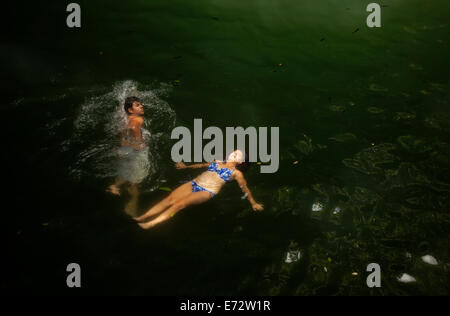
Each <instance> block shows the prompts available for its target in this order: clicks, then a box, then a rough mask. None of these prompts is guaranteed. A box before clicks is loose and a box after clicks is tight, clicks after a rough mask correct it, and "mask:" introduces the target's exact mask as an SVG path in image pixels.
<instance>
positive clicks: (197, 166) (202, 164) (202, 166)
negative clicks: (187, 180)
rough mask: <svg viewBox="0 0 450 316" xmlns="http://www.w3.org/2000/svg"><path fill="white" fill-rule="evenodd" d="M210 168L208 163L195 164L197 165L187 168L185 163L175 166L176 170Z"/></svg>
mask: <svg viewBox="0 0 450 316" xmlns="http://www.w3.org/2000/svg"><path fill="white" fill-rule="evenodd" d="M208 166H209V163H208V162H205V163H195V164H193V165H189V166H186V165H185V164H184V162H178V163H176V164H175V168H177V169H186V168H192V169H195V168H205V167H208Z"/></svg>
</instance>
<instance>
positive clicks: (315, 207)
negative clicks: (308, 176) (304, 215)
mask: <svg viewBox="0 0 450 316" xmlns="http://www.w3.org/2000/svg"><path fill="white" fill-rule="evenodd" d="M322 210H323V204H322V203H319V202H317V203H314V204H313V205H312V211H313V212H320V211H322Z"/></svg>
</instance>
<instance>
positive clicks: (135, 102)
mask: <svg viewBox="0 0 450 316" xmlns="http://www.w3.org/2000/svg"><path fill="white" fill-rule="evenodd" d="M123 108H124V110H125V113H127V115H130V114H134V115H144V107H143V105H142V103H141V99H139V98H138V97H128V98H126V99H125V103H124V106H123Z"/></svg>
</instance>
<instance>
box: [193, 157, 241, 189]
mask: <svg viewBox="0 0 450 316" xmlns="http://www.w3.org/2000/svg"><path fill="white" fill-rule="evenodd" d="M233 171H234V170H231V169H228V168H226V167H223V166H222V167H220V166H219V164H218V163H217V162H213V163H212V164H210V165H209V167H208V170H207V171H205V172H203V173H202V174H200V175H199V176H198V177H197V178H195V179H194V181H195V182H196V183H197V184H198V185H199V186H201V187H203V188H205V189H206V190H208V191H211V192H212V193H214V194H217V193H219V191H220V189H221V188H222V186H223V185H224V184H225V183H226V182H228V181H230V179H231V176H232V174H233Z"/></svg>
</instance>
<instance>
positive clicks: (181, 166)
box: [175, 162, 187, 169]
mask: <svg viewBox="0 0 450 316" xmlns="http://www.w3.org/2000/svg"><path fill="white" fill-rule="evenodd" d="M175 168H177V169H186V168H187V166H186V165H185V164H184V163H183V162H178V163H176V164H175Z"/></svg>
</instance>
